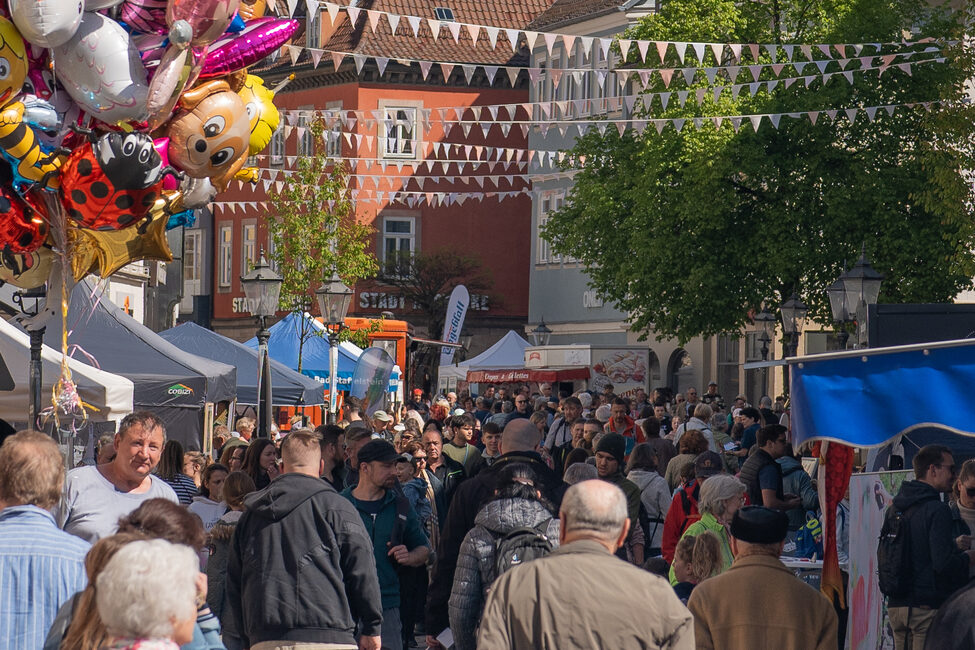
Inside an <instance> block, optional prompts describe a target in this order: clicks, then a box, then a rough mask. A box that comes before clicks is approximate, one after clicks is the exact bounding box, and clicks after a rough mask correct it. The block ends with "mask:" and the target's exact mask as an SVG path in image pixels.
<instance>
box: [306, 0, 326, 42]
mask: <svg viewBox="0 0 975 650" xmlns="http://www.w3.org/2000/svg"><path fill="white" fill-rule="evenodd" d="M312 6H315V7H317V6H318V5H317V4H309V7H312ZM321 11H322V10H321V9H319V10H317V11H314V12H312V15H311V17H310V18H306V19H305V47H313V48H316V49H317V48H320V47H321V46H322V21H321V15H322V14H321Z"/></svg>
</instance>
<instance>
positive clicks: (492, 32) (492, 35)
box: [484, 27, 500, 50]
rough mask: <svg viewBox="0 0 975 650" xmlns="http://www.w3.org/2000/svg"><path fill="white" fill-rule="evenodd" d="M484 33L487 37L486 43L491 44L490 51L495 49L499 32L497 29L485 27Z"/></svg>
mask: <svg viewBox="0 0 975 650" xmlns="http://www.w3.org/2000/svg"><path fill="white" fill-rule="evenodd" d="M484 31H486V32H487V35H488V43H490V44H491V49H492V50H493V49H495V48H496V47H497V46H498V32H499V31H500V30H499V29H498V28H497V27H485V28H484Z"/></svg>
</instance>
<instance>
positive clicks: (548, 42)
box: [526, 32, 568, 57]
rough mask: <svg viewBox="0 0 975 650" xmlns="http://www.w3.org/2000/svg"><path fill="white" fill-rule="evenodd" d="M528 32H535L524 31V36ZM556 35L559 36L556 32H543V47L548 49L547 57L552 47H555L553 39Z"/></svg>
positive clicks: (550, 54) (550, 53)
mask: <svg viewBox="0 0 975 650" xmlns="http://www.w3.org/2000/svg"><path fill="white" fill-rule="evenodd" d="M528 34H535V32H526V36H527V35H528ZM536 36H537V34H536ZM558 36H559V35H558V34H552V33H546V34H545V49H547V50H548V55H549V57H551V56H552V48H554V47H555V39H556V38H558ZM566 49H568V48H566Z"/></svg>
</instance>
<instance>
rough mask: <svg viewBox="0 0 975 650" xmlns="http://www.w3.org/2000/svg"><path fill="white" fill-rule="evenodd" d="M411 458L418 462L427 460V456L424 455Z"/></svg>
mask: <svg viewBox="0 0 975 650" xmlns="http://www.w3.org/2000/svg"><path fill="white" fill-rule="evenodd" d="M413 460H415V461H416V462H418V463H425V462H427V457H426V456H414V457H413Z"/></svg>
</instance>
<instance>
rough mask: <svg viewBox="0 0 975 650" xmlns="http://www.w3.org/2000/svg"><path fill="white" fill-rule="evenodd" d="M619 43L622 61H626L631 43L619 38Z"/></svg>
mask: <svg viewBox="0 0 975 650" xmlns="http://www.w3.org/2000/svg"><path fill="white" fill-rule="evenodd" d="M619 43H620V55H621V56H622V57H623V63H626V57H627V56H628V55H629V53H630V45H631V44H632V43H633V41H631V40H630V39H626V38H621V39H619ZM549 54H550V55H551V52H550V53H549Z"/></svg>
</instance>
